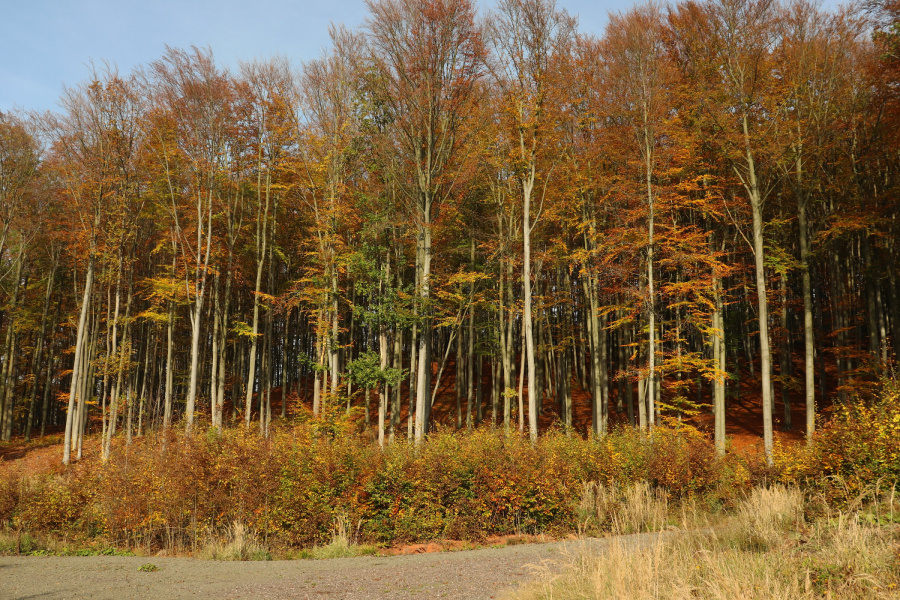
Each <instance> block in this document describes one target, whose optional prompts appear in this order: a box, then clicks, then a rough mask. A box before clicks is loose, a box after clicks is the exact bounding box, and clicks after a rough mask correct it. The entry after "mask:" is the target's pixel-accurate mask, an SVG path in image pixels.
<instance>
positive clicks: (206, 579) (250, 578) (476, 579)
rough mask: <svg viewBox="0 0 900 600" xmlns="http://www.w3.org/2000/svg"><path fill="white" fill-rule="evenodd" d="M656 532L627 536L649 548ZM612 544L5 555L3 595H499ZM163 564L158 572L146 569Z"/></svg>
mask: <svg viewBox="0 0 900 600" xmlns="http://www.w3.org/2000/svg"><path fill="white" fill-rule="evenodd" d="M652 537H653V535H652V534H639V535H633V536H627V538H626V540H627V543H628V544H629V545H633V546H635V547H638V546H643V545H645V544H647V543H648V542H649V541H650V540H651V539H652ZM607 543H608V542H607V541H606V540H604V539H591V540H580V541H576V542H556V543H550V544H523V545H518V546H506V547H502V548H485V549H479V550H466V551H460V552H440V553H430V554H414V555H409V556H392V557H377V556H366V557H358V558H339V559H332V560H293V561H267V562H219V561H210V560H198V559H192V558H146V557H131V556H91V557H59V556H43V557H32V556H9V557H0V599H3V600H7V599H9V600H12V599H15V600H26V599H32V598H33V599H41V600H74V599H80V598H87V599H90V600H107V599H109V600H128V599H138V600H140V599H151V600H169V599H188V598H204V599H206V598H215V599H222V600H226V599H238V598H254V599H256V598H259V599H265V600H281V599H288V598H290V599H295V598H296V599H302V600H313V599H315V600H337V599H346V600H357V599H360V600H361V599H366V600H368V599H373V600H379V599H392V600H393V599H398V600H405V599H411V598H417V599H418V598H448V599H449V598H459V599H466V600H480V599H487V598H501V597H503V595H504V592H505V591H507V590H510V589H514V588H515V587H517V586H518V585H519V584H520V583H523V582H525V581H528V580H529V579H530V578H531V577H532V572H531V569H532V567H533V566H534V565H540V564H542V563H544V562H547V561H559V560H560V559H562V560H565V557H566V556H567V555H569V554H572V553H574V552H577V551H579V550H580V549H582V548H583V547H585V545H587V546H588V547H590V548H591V549H592V550H595V551H598V552H599V551H602V549H603V547H604V546H606V544H607ZM146 563H153V564H155V565H156V566H157V567H158V568H159V570H158V571H153V572H142V571H140V570H139V569H140V567H141V565H144V564H146Z"/></svg>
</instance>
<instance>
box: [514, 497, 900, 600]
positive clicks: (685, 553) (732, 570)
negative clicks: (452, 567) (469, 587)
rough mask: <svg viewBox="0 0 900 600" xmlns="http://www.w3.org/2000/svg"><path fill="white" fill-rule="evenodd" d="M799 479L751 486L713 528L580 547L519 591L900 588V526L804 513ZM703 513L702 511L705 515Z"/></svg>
mask: <svg viewBox="0 0 900 600" xmlns="http://www.w3.org/2000/svg"><path fill="white" fill-rule="evenodd" d="M803 515H804V498H803V495H802V493H801V492H800V491H799V490H797V489H796V488H789V487H784V486H772V487H769V488H757V489H754V490H753V491H752V492H751V493H750V494H749V495H748V497H747V498H745V499H744V500H743V501H741V502H740V505H739V506H738V510H737V512H736V515H735V516H733V517H731V518H729V519H728V520H727V521H725V522H723V523H717V524H716V526H715V527H714V528H708V529H704V530H701V531H696V530H694V531H689V530H682V531H680V532H674V533H673V532H668V533H664V534H661V535H658V536H657V537H656V538H655V539H654V540H653V541H652V543H650V544H645V545H643V546H638V547H635V545H634V543H633V540H631V539H629V538H617V539H614V540H612V541H610V543H609V544H608V545H605V546H604V547H603V549H602V550H601V551H597V550H596V546H595V547H593V549H592V548H591V547H588V546H584V547H582V548H580V549H577V550H576V551H575V552H574V553H573V554H572V555H571V556H569V557H568V559H567V560H566V561H564V563H565V564H563V565H562V569H561V572H560V571H558V570H556V569H551V568H547V567H545V568H543V569H542V570H541V571H540V575H539V577H538V579H537V580H536V581H535V582H532V583H530V584H528V585H526V586H525V587H524V588H523V589H521V590H519V591H517V592H516V593H514V594H512V596H511V598H512V599H515V600H538V599H548V600H549V599H553V600H569V599H571V600H574V599H576V598H578V599H584V598H591V599H597V600H600V599H607V598H608V599H619V600H631V599H634V600H638V599H640V600H646V599H650V598H660V599H667V600H682V599H684V600H688V599H690V600H695V599H697V598H704V599H711V600H712V599H715V600H719V599H721V600H726V599H727V600H732V599H735V598H746V599H751V600H752V599H760V600H762V599H766V600H769V599H772V598H778V599H782V600H793V599H813V598H849V599H855V598H860V599H862V598H872V599H879V598H898V597H900V590H898V585H900V572H898V558H900V557H898V555H897V549H898V542H900V533H898V531H897V530H896V528H889V527H883V526H879V525H878V524H877V523H869V522H866V520H865V519H864V518H862V517H861V515H860V513H853V514H840V513H839V514H837V515H834V516H831V517H828V516H825V517H822V518H820V519H819V520H817V521H815V522H813V523H806V522H805V521H804V518H803ZM702 518H703V516H702V515H696V516H695V519H694V520H695V521H701V520H702Z"/></svg>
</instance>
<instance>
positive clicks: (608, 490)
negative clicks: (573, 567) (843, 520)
mask: <svg viewBox="0 0 900 600" xmlns="http://www.w3.org/2000/svg"><path fill="white" fill-rule="evenodd" d="M576 513H577V515H578V531H579V533H580V534H587V533H600V532H605V531H612V532H614V533H617V534H626V533H638V532H641V531H658V530H660V529H662V528H664V527H665V526H666V524H667V522H668V519H669V505H668V501H667V499H666V495H665V493H664V492H663V491H662V490H658V489H654V488H653V487H652V486H651V485H650V484H649V483H647V482H645V481H641V482H637V483H633V484H631V485H629V486H627V487H625V488H620V487H618V486H616V485H615V484H609V485H604V484H602V483H593V482H589V483H585V484H583V487H582V492H581V501H580V502H579V505H578V508H577V510H576Z"/></svg>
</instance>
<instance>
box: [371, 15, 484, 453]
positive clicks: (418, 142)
mask: <svg viewBox="0 0 900 600" xmlns="http://www.w3.org/2000/svg"><path fill="white" fill-rule="evenodd" d="M367 6H368V7H369V11H370V12H371V16H370V17H369V19H368V21H367V23H366V27H367V29H368V33H369V36H368V41H369V45H370V50H371V52H372V56H373V61H374V68H375V70H376V72H377V73H378V78H377V83H376V85H378V86H379V89H378V90H377V92H376V93H377V94H378V96H379V97H380V99H381V100H382V101H383V102H384V103H385V105H386V106H387V108H388V111H389V114H390V118H391V123H390V127H391V130H390V136H391V143H392V144H394V148H395V152H396V153H397V155H398V158H399V160H400V161H401V162H402V163H403V165H404V167H406V168H408V171H409V173H410V181H408V182H407V185H406V186H405V187H404V191H405V193H406V194H407V196H408V198H409V200H410V204H411V208H412V216H413V220H414V222H415V224H416V228H417V231H418V234H417V242H416V271H417V273H418V275H417V281H418V285H417V288H418V289H417V295H418V299H419V303H420V304H419V310H420V311H421V316H422V330H421V332H420V333H419V336H418V337H419V339H418V340H417V345H418V350H417V352H418V360H417V368H418V373H417V375H416V379H417V382H416V417H415V418H416V422H415V439H416V442H417V443H419V442H421V441H422V439H423V437H424V435H425V433H426V431H427V427H428V420H429V413H430V411H431V402H430V396H431V344H432V341H431V327H432V326H431V321H430V318H429V315H428V311H429V310H430V308H429V302H430V298H431V287H432V282H431V277H432V264H431V263H432V247H431V246H432V235H433V231H432V228H433V226H434V219H435V216H436V211H437V210H438V208H439V206H440V204H441V203H442V202H443V201H444V199H445V198H446V197H447V196H448V195H449V194H450V193H451V191H452V189H453V184H454V181H455V179H456V177H457V176H458V174H459V172H460V171H461V170H462V168H463V167H462V164H461V163H462V162H463V161H462V160H461V159H462V158H463V157H461V156H459V150H460V148H461V147H462V146H463V144H464V140H465V131H466V129H465V127H466V123H465V121H466V118H467V117H468V116H469V115H470V114H471V113H472V111H473V107H474V105H475V104H476V103H477V102H478V99H479V96H478V92H479V86H478V84H479V82H480V80H481V78H482V75H483V72H484V59H485V48H484V43H483V41H482V36H481V32H480V31H479V29H478V27H477V26H476V24H475V7H474V5H473V4H472V3H471V2H470V1H469V0H425V1H417V0H381V1H379V2H376V1H374V0H368V1H367Z"/></svg>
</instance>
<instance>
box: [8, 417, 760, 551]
mask: <svg viewBox="0 0 900 600" xmlns="http://www.w3.org/2000/svg"><path fill="white" fill-rule="evenodd" d="M335 427H336V426H331V425H329V426H328V427H323V426H321V424H320V423H317V422H316V421H309V422H306V423H301V424H298V425H295V426H292V427H289V428H288V427H286V428H283V429H281V430H277V429H276V430H275V431H274V432H273V434H272V435H271V437H270V439H268V440H266V439H262V438H260V437H259V436H257V435H255V434H253V433H245V432H244V431H243V430H227V431H224V432H221V433H220V432H217V431H215V430H210V431H209V432H208V433H207V434H205V435H204V434H196V433H195V434H194V435H193V436H192V437H179V436H175V435H172V436H171V437H170V439H168V440H167V442H166V444H165V445H163V444H162V443H160V440H153V439H150V438H146V439H144V440H142V441H137V442H135V443H134V444H132V445H131V446H128V447H126V446H117V447H116V448H115V449H114V451H113V453H112V458H111V459H110V460H109V461H108V462H106V463H105V464H101V463H100V462H98V461H93V462H92V461H90V460H88V461H82V462H81V463H79V464H78V465H76V466H74V467H72V468H70V469H69V470H68V471H66V472H65V473H63V474H61V475H56V476H50V477H45V478H43V479H39V480H34V481H32V483H31V484H29V486H25V487H24V488H23V489H24V490H25V491H24V492H22V494H21V496H17V495H16V494H18V493H19V492H16V491H14V490H16V489H18V488H17V487H16V486H15V485H13V484H12V483H10V482H5V483H3V484H2V485H3V486H4V487H2V488H0V502H4V503H5V504H0V509H2V510H4V511H5V514H7V515H10V516H12V517H13V518H14V519H16V520H18V522H19V523H20V524H22V525H23V526H24V527H25V528H27V529H29V530H32V531H35V532H50V531H57V532H62V533H65V534H70V533H71V534H74V533H78V534H79V535H84V536H95V537H102V538H104V539H105V540H108V541H109V542H110V543H113V544H116V545H119V546H125V547H129V546H131V545H139V546H144V547H146V548H148V549H153V548H167V549H172V550H176V551H178V550H184V549H190V550H194V551H196V550H197V549H198V548H199V547H211V545H212V546H214V545H215V544H214V542H215V540H216V539H218V540H219V541H220V542H221V544H222V547H223V548H227V547H229V546H228V545H229V544H231V545H232V546H233V545H234V539H236V538H235V533H234V524H235V523H239V524H240V525H241V534H242V537H241V538H240V539H242V540H245V539H252V540H254V544H257V545H259V546H260V547H265V548H272V547H279V546H280V547H285V548H287V547H291V548H297V547H307V548H308V547H315V546H323V545H325V544H328V543H330V542H332V541H333V539H334V531H335V530H336V529H337V528H338V525H339V524H340V523H344V525H345V526H346V524H348V523H349V524H352V525H353V527H354V543H379V544H392V543H397V542H401V543H407V542H408V543H413V542H425V541H430V540H436V539H442V538H453V539H462V540H475V541H480V540H484V539H485V538H487V537H488V536H492V535H510V534H520V533H526V534H543V533H549V534H551V535H561V534H568V533H571V532H573V531H576V530H577V529H578V527H579V523H580V519H582V518H583V512H584V511H583V510H582V509H580V508H579V507H580V504H581V503H582V500H583V497H582V496H583V491H584V489H585V484H586V483H589V482H593V483H594V484H602V485H606V486H619V488H620V489H622V490H633V489H638V488H640V489H642V490H645V492H646V494H645V495H647V494H649V496H647V497H648V498H649V497H653V498H657V497H660V498H662V499H663V500H665V499H675V500H680V499H685V498H692V499H693V498H696V497H700V496H703V495H704V494H707V495H709V494H711V495H719V496H721V495H725V494H728V493H733V492H734V490H735V489H737V488H738V487H740V485H743V483H741V481H742V480H741V478H740V477H739V476H738V475H737V474H738V473H743V477H744V480H747V479H749V475H748V473H749V472H750V471H749V470H748V469H747V468H744V467H741V463H740V462H739V461H737V459H734V458H729V459H726V460H724V461H723V460H721V459H719V458H718V457H716V455H715V452H714V449H713V447H712V445H711V444H710V443H709V442H708V441H707V440H706V439H704V438H703V437H702V436H700V435H697V434H692V433H689V432H687V431H674V430H668V429H664V428H657V429H656V431H655V432H654V433H653V434H652V436H649V437H648V436H645V435H642V434H640V433H639V432H636V431H634V430H632V429H622V430H617V431H614V432H613V433H611V434H610V435H608V436H606V437H605V438H603V439H599V440H598V439H595V438H591V439H583V438H580V437H578V436H569V435H566V434H564V433H563V432H562V431H559V430H552V431H550V432H548V433H547V434H546V435H544V436H542V437H541V438H540V439H539V440H538V442H537V443H536V444H534V445H532V444H531V443H530V442H529V440H528V439H527V438H525V437H522V436H519V435H518V434H511V435H508V436H507V435H505V434H504V433H502V432H500V431H497V430H493V429H488V428H482V429H478V430H475V431H473V432H449V431H443V432H438V433H435V434H432V435H431V436H429V438H428V439H427V440H426V441H425V442H424V443H423V444H422V445H421V446H419V447H416V446H414V445H412V444H409V443H407V442H406V441H402V440H401V441H397V442H396V443H393V444H391V445H390V446H388V447H387V448H385V449H384V450H382V449H380V448H378V447H377V446H376V445H374V444H372V443H371V440H370V439H368V438H367V437H366V436H365V435H360V434H355V433H352V432H351V431H349V430H347V429H346V428H344V429H342V430H341V431H340V432H339V434H338V433H336V431H337V430H336V429H335ZM635 486H637V487H635ZM641 486H643V487H641ZM610 489H612V488H610ZM11 490H12V491H11ZM4 498H7V500H4ZM7 504H8V505H10V506H7ZM3 507H5V508H3ZM579 511H581V512H579ZM620 512H621V511H620ZM2 514H3V513H0V516H2ZM623 514H624V513H623ZM7 518H9V517H7ZM654 519H655V520H654ZM654 519H651V521H653V522H654V523H655V522H656V521H658V520H659V519H656V518H654ZM648 523H649V521H648ZM608 525H609V524H608V523H607V524H606V525H604V526H603V527H608ZM645 527H646V526H644V525H641V528H645ZM654 527H655V525H654ZM601 529H602V527H601ZM223 552H224V550H223Z"/></svg>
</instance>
